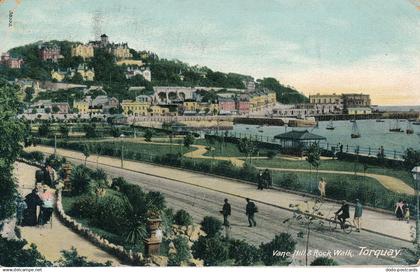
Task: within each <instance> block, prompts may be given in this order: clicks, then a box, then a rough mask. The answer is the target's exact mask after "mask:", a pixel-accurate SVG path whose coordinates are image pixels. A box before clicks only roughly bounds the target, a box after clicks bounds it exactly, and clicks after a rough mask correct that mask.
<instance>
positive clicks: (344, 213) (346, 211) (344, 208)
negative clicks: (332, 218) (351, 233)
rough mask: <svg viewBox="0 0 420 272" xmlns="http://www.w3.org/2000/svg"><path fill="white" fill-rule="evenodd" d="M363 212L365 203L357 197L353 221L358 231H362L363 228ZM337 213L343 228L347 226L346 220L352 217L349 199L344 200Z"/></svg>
mask: <svg viewBox="0 0 420 272" xmlns="http://www.w3.org/2000/svg"><path fill="white" fill-rule="evenodd" d="M362 213H363V205H362V203H360V200H359V199H356V205H355V206H354V217H353V223H354V225H355V227H356V231H357V232H360V229H361V228H362V222H361V219H362ZM335 215H336V217H337V219H338V221H339V222H340V225H341V228H345V227H346V226H345V223H346V220H347V219H349V218H350V205H349V203H347V201H345V200H343V201H342V203H341V207H340V209H339V210H338V211H336V212H335Z"/></svg>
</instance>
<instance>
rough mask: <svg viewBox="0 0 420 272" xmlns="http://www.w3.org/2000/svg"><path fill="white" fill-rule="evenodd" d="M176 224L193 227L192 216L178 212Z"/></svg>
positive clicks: (185, 212) (182, 211)
mask: <svg viewBox="0 0 420 272" xmlns="http://www.w3.org/2000/svg"><path fill="white" fill-rule="evenodd" d="M174 221H175V224H177V225H181V226H188V225H191V224H192V222H193V220H192V216H191V215H190V214H189V213H188V212H187V211H185V210H182V209H181V210H178V211H177V212H176V213H175V216H174Z"/></svg>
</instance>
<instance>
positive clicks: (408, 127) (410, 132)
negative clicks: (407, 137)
mask: <svg viewBox="0 0 420 272" xmlns="http://www.w3.org/2000/svg"><path fill="white" fill-rule="evenodd" d="M405 133H407V134H414V129H413V127H412V126H411V123H410V122H408V124H407V129H406V130H405Z"/></svg>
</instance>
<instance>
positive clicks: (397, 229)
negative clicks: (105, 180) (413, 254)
mask: <svg viewBox="0 0 420 272" xmlns="http://www.w3.org/2000/svg"><path fill="white" fill-rule="evenodd" d="M27 151H41V152H44V153H47V154H52V153H53V152H54V149H53V148H51V147H46V146H36V147H31V148H28V149H27ZM57 154H58V155H60V156H64V157H67V158H74V159H78V160H81V161H83V160H84V156H83V154H82V153H80V152H76V151H71V150H65V149H57ZM88 162H92V163H96V162H98V164H101V167H102V166H103V165H107V166H112V167H119V166H120V164H121V161H120V159H118V158H112V157H106V156H96V155H92V156H90V157H89V158H88ZM124 169H127V170H130V171H135V172H139V173H142V174H147V175H152V176H155V177H160V178H165V179H168V180H172V181H173V182H178V183H184V184H188V185H191V186H197V187H200V188H203V189H209V190H212V191H215V192H219V193H223V194H226V195H231V196H235V197H240V198H250V199H252V200H254V201H255V202H258V203H263V204H267V205H271V206H273V207H277V208H281V209H286V210H288V209H289V205H290V204H300V205H306V204H305V203H307V202H311V201H312V202H313V199H311V198H309V197H304V196H300V195H297V194H292V193H286V192H282V191H277V190H264V191H258V190H256V188H255V185H253V184H248V183H244V182H238V181H234V180H231V179H226V178H221V177H214V176H209V175H205V174H200V173H195V172H190V171H185V170H179V169H174V168H169V167H165V166H157V165H152V164H147V163H142V162H136V161H127V160H126V161H124ZM338 209H339V205H338V204H336V203H334V202H327V201H325V202H324V203H323V205H322V207H321V212H322V213H323V214H324V219H329V218H331V217H333V216H334V212H335V211H337V210H338ZM353 212H354V210H353V208H351V209H350V213H351V216H353ZM362 220H363V221H362V222H363V223H362V228H363V230H366V231H370V232H372V233H377V234H380V235H383V236H387V237H392V238H397V239H400V240H403V241H412V240H413V238H412V229H413V228H415V224H414V222H413V221H411V222H410V223H406V222H405V221H398V220H396V218H395V217H394V216H393V215H392V214H388V213H382V212H378V211H372V210H367V209H365V210H364V211H363V217H362Z"/></svg>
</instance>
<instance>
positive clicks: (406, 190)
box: [257, 167, 415, 195]
mask: <svg viewBox="0 0 420 272" xmlns="http://www.w3.org/2000/svg"><path fill="white" fill-rule="evenodd" d="M257 168H258V169H269V170H272V171H279V172H307V173H309V172H311V170H309V169H293V168H274V167H257ZM318 173H326V174H341V175H356V176H366V177H370V178H374V179H376V180H377V181H378V182H379V183H380V184H382V185H383V186H384V187H385V188H387V189H388V190H390V191H393V192H396V193H400V194H406V195H415V190H414V189H413V188H411V187H410V186H408V185H407V184H406V183H405V182H404V181H402V180H400V179H398V178H394V177H391V176H385V175H379V174H371V173H366V174H364V173H360V172H349V171H336V170H318Z"/></svg>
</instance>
